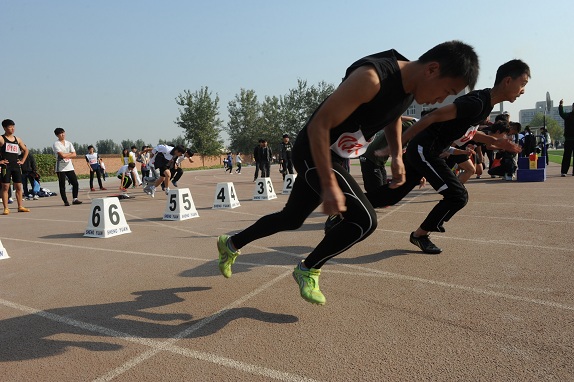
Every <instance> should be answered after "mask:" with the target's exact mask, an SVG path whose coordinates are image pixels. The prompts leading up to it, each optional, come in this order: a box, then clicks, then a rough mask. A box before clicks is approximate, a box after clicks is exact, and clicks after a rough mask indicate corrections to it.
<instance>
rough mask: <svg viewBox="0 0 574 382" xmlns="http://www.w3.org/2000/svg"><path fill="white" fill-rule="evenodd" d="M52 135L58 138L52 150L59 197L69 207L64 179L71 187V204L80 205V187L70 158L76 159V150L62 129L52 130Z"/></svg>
mask: <svg viewBox="0 0 574 382" xmlns="http://www.w3.org/2000/svg"><path fill="white" fill-rule="evenodd" d="M54 134H55V135H56V136H57V137H58V140H57V141H56V142H54V145H53V146H52V149H53V150H54V155H55V156H56V175H58V183H59V185H60V196H61V197H62V201H63V202H64V205H65V206H69V205H70V203H68V198H67V197H66V178H68V182H70V184H71V185H72V197H73V198H74V199H73V200H72V204H82V202H81V201H80V200H79V199H78V192H79V190H80V186H79V184H78V177H77V176H76V172H75V171H74V165H73V163H72V158H75V157H76V150H75V149H74V145H72V142H68V141H67V140H66V131H65V130H64V129H62V128H61V127H58V128H57V129H56V130H54Z"/></svg>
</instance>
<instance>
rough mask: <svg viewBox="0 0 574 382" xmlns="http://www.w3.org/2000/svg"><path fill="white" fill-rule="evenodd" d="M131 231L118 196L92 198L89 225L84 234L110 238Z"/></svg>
mask: <svg viewBox="0 0 574 382" xmlns="http://www.w3.org/2000/svg"><path fill="white" fill-rule="evenodd" d="M130 232H131V230H130V227H129V226H128V223H127V222H126V218H125V216H124V211H123V210H122V205H121V204H120V201H119V199H118V198H115V197H113V198H99V199H93V200H92V207H91V208H90V217H89V218H88V227H87V228H86V232H85V233H84V236H88V237H103V238H108V237H112V236H117V235H122V234H124V233H130Z"/></svg>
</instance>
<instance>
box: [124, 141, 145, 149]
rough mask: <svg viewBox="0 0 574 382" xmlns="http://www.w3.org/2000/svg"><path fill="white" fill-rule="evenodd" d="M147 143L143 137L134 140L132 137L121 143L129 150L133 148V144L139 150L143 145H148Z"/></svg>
mask: <svg viewBox="0 0 574 382" xmlns="http://www.w3.org/2000/svg"><path fill="white" fill-rule="evenodd" d="M146 145H147V143H145V142H144V141H143V140H142V139H138V140H135V141H132V140H130V139H125V140H123V141H122V142H121V144H120V146H121V147H122V149H124V148H126V149H128V150H131V148H132V146H135V147H137V148H138V150H141V148H142V146H146Z"/></svg>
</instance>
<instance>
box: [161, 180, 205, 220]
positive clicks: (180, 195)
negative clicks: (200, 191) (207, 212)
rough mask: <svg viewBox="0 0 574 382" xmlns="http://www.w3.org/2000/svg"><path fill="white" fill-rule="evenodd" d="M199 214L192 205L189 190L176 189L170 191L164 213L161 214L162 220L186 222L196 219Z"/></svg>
mask: <svg viewBox="0 0 574 382" xmlns="http://www.w3.org/2000/svg"><path fill="white" fill-rule="evenodd" d="M197 217H199V214H198V213H197V209H196V208H195V204H193V198H192V197H191V191H189V188H178V189H176V190H170V191H169V193H168V194H167V203H166V205H165V212H164V213H163V220H178V221H179V220H187V219H191V218H197Z"/></svg>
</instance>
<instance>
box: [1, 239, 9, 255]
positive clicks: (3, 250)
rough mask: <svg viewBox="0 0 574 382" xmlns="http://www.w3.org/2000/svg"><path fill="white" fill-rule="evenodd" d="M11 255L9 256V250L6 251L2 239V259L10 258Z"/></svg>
mask: <svg viewBox="0 0 574 382" xmlns="http://www.w3.org/2000/svg"><path fill="white" fill-rule="evenodd" d="M9 258H10V256H8V251H6V248H4V246H3V245H2V242H1V241H0V260H4V259H9Z"/></svg>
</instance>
